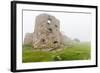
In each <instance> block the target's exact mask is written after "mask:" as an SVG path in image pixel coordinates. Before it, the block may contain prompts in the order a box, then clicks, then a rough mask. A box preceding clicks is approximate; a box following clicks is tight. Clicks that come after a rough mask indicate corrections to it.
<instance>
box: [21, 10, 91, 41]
mask: <svg viewBox="0 0 100 73" xmlns="http://www.w3.org/2000/svg"><path fill="white" fill-rule="evenodd" d="M43 13H46V14H50V15H52V16H55V17H56V18H57V19H59V21H60V31H61V32H62V33H63V34H64V35H66V36H68V37H70V38H71V39H75V38H77V39H79V40H80V41H90V40H91V34H92V32H91V31H92V28H91V20H92V17H91V14H85V13H63V12H43V11H23V40H24V37H25V34H26V33H31V32H34V25H35V18H36V16H37V15H39V14H43Z"/></svg>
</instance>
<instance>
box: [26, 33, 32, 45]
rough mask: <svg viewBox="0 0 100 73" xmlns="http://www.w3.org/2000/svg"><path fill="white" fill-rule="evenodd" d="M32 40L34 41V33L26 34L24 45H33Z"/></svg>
mask: <svg viewBox="0 0 100 73" xmlns="http://www.w3.org/2000/svg"><path fill="white" fill-rule="evenodd" d="M32 40H33V33H26V35H25V38H24V44H25V45H30V44H32Z"/></svg>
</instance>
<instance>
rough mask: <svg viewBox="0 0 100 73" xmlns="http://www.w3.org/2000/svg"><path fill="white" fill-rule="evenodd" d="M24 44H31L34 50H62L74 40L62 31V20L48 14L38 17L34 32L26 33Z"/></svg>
mask: <svg viewBox="0 0 100 73" xmlns="http://www.w3.org/2000/svg"><path fill="white" fill-rule="evenodd" d="M24 44H30V45H32V46H33V48H34V50H35V49H36V50H39V49H40V50H42V51H51V50H55V51H56V50H62V49H63V47H65V46H70V45H71V44H72V40H71V39H70V38H68V37H67V36H66V35H63V34H62V33H61V32H60V21H59V20H58V19H57V18H56V17H54V16H52V15H48V14H40V15H38V16H37V17H36V20H35V28H34V32H32V33H27V34H26V35H25V39H24Z"/></svg>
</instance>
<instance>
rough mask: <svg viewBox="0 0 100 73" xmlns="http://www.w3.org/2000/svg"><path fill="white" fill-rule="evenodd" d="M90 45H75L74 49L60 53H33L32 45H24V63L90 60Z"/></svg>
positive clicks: (66, 49)
mask: <svg viewBox="0 0 100 73" xmlns="http://www.w3.org/2000/svg"><path fill="white" fill-rule="evenodd" d="M90 53H91V47H90V43H86V42H84V43H74V44H73V46H72V47H69V48H64V50H62V51H59V52H51V51H49V52H44V51H33V49H32V46H31V45H23V50H22V61H23V63H28V62H48V61H65V60H66V61H67V60H88V59H90V58H91V55H90Z"/></svg>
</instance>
